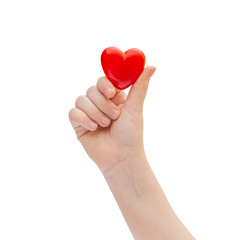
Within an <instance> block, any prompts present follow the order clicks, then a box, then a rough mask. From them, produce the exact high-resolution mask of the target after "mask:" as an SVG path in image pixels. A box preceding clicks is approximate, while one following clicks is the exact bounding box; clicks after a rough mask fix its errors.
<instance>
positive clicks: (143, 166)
mask: <svg viewBox="0 0 236 240" xmlns="http://www.w3.org/2000/svg"><path fill="white" fill-rule="evenodd" d="M103 175H104V177H105V179H106V181H107V183H108V185H109V187H110V189H111V191H112V193H113V195H114V197H115V199H116V201H117V204H118V205H119V207H120V210H121V212H122V214H123V216H124V218H125V220H126V222H127V224H128V226H129V228H130V231H131V232H132V234H133V236H134V238H135V240H152V239H153V240H154V239H155V240H158V239H160V240H164V239H165V240H177V239H178V240H180V239H181V240H192V239H194V238H193V236H192V235H191V234H190V233H189V232H188V230H187V229H186V228H185V227H184V225H183V224H182V223H181V221H180V220H179V219H178V217H177V216H176V215H175V213H174V211H173V210H172V208H171V206H170V204H169V202H168V200H167V199H166V197H165V195H164V193H163V191H162V189H161V187H160V185H159V183H158V181H157V179H156V177H155V175H154V174H153V172H152V169H151V167H150V165H149V164H148V161H147V160H146V157H145V154H142V156H139V157H138V159H137V158H136V159H128V160H125V161H120V162H119V163H118V164H117V165H115V166H113V167H112V168H111V169H109V170H108V171H106V172H104V173H103Z"/></svg>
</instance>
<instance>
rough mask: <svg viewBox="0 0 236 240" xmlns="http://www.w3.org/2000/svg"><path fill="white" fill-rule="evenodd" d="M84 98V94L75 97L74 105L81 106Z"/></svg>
mask: <svg viewBox="0 0 236 240" xmlns="http://www.w3.org/2000/svg"><path fill="white" fill-rule="evenodd" d="M85 98H86V96H85V95H81V96H79V97H77V99H76V101H75V105H76V107H79V106H81V105H82V104H83V103H84V102H85Z"/></svg>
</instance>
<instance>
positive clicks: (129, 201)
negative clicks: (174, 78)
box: [69, 66, 194, 240]
mask: <svg viewBox="0 0 236 240" xmlns="http://www.w3.org/2000/svg"><path fill="white" fill-rule="evenodd" d="M155 71H156V68H155V67H154V66H149V67H146V68H145V69H144V71H143V72H142V74H141V75H140V77H139V78H138V80H137V81H136V82H135V83H134V84H133V86H132V87H131V89H130V92H129V94H128V96H127V95H126V93H125V92H123V91H120V90H118V89H116V88H115V87H114V86H113V85H112V83H111V82H110V81H109V80H108V79H107V78H106V77H104V76H103V77H101V78H99V79H98V81H97V85H96V86H92V87H90V88H89V89H88V90H87V93H86V95H82V96H79V97H78V98H77V99H76V103H75V107H74V108H72V109H71V110H70V112H69V118H70V121H71V124H72V126H73V128H74V130H75V133H76V136H77V138H78V140H79V141H80V143H81V144H82V145H83V147H84V149H85V151H86V152H87V154H88V156H89V157H90V158H91V159H92V160H93V161H94V162H95V163H96V165H97V166H98V167H99V169H100V170H101V172H102V174H103V176H104V177H105V179H106V181H107V183H108V186H109V187H110V189H111V191H112V193H113V195H114V197H115V199H116V202H117V204H118V206H119V208H120V210H121V212H122V214H123V216H124V218H125V220H126V223H127V224H128V226H129V229H130V231H131V233H132V234H133V237H134V239H136V240H147V239H148V240H152V239H153V240H154V239H155V240H159V239H160V240H175V239H176V240H177V239H178V240H180V239H181V240H185V239H186V240H192V239H194V237H193V236H192V235H191V233H190V232H189V231H188V230H187V229H186V227H185V226H184V225H183V224H182V222H181V221H180V220H179V219H178V217H177V216H176V214H175V213H174V211H173V209H172V208H171V206H170V204H169V202H168V200H167V199H166V196H165V194H164V192H163V191H162V189H161V187H160V185H159V183H158V181H157V179H156V177H155V175H154V173H153V171H152V169H151V167H150V165H149V163H148V161H147V158H146V154H145V150H144V146H143V103H144V100H145V97H146V93H147V90H148V85H149V81H150V78H151V76H152V75H153V74H154V72H155ZM104 119H106V120H107V121H104Z"/></svg>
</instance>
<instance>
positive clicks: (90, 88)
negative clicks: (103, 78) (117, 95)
mask: <svg viewBox="0 0 236 240" xmlns="http://www.w3.org/2000/svg"><path fill="white" fill-rule="evenodd" d="M95 89H96V86H91V87H89V88H88V90H87V92H86V96H91V94H92V93H93V92H94V90H95Z"/></svg>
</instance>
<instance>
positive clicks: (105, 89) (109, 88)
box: [97, 76, 121, 98]
mask: <svg viewBox="0 0 236 240" xmlns="http://www.w3.org/2000/svg"><path fill="white" fill-rule="evenodd" d="M97 89H98V90H99V91H100V92H101V93H102V94H103V95H104V96H105V97H107V98H113V97H114V96H115V95H116V94H117V93H119V92H120V91H121V90H119V89H117V88H115V87H114V86H113V84H112V83H111V82H110V81H109V80H108V79H107V78H106V77H105V76H103V77H100V78H99V79H98V81H97Z"/></svg>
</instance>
